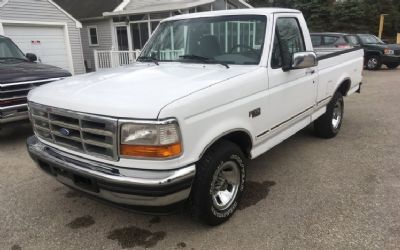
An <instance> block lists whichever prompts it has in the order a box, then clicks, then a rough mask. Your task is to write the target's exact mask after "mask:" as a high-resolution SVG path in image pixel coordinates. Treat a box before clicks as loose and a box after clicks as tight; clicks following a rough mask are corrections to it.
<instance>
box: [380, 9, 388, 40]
mask: <svg viewBox="0 0 400 250" xmlns="http://www.w3.org/2000/svg"><path fill="white" fill-rule="evenodd" d="M387 15H388V14H381V20H380V22H379V35H378V36H379V38H380V39H382V34H383V26H384V24H385V16H387Z"/></svg>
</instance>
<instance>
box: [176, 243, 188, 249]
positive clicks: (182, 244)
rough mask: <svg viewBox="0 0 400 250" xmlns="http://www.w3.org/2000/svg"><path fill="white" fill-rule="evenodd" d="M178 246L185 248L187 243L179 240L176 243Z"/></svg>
mask: <svg viewBox="0 0 400 250" xmlns="http://www.w3.org/2000/svg"><path fill="white" fill-rule="evenodd" d="M176 246H177V247H178V248H185V247H186V246H187V245H186V243H185V242H179V243H178V244H176Z"/></svg>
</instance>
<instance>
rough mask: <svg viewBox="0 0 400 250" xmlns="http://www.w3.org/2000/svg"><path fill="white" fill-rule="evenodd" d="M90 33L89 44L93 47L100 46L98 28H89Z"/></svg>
mask: <svg viewBox="0 0 400 250" xmlns="http://www.w3.org/2000/svg"><path fill="white" fill-rule="evenodd" d="M88 32H89V44H90V45H91V46H96V45H99V39H98V37H97V27H88Z"/></svg>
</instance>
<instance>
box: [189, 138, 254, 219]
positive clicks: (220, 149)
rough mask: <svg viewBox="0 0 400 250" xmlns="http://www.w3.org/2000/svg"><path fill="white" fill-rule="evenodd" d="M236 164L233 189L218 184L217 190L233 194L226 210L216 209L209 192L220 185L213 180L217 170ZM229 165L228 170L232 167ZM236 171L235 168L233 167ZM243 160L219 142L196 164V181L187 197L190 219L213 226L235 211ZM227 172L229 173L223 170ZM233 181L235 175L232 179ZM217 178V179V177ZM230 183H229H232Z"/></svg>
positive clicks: (236, 151)
mask: <svg viewBox="0 0 400 250" xmlns="http://www.w3.org/2000/svg"><path fill="white" fill-rule="evenodd" d="M231 164H233V165H234V164H236V166H237V171H235V173H239V175H240V177H239V179H237V178H236V180H237V182H236V183H237V185H235V186H236V188H234V186H233V185H232V186H230V184H229V183H228V182H226V184H225V182H224V183H223V184H221V185H220V186H221V187H219V188H221V189H222V186H225V185H226V191H229V188H231V190H236V192H235V195H232V199H231V202H230V203H227V204H226V206H227V207H226V208H223V209H222V208H218V206H217V205H218V203H217V205H216V203H215V202H217V200H216V199H214V197H215V195H213V194H215V193H214V192H213V190H215V188H216V183H217V182H218V183H220V182H219V180H220V178H216V175H217V173H221V172H220V171H221V168H222V167H224V166H227V165H231ZM233 165H232V166H233ZM235 168H236V167H235ZM245 170H246V159H245V157H244V154H243V152H242V151H241V150H240V148H239V147H238V146H237V145H236V144H234V143H232V142H230V141H221V142H218V143H217V144H216V145H214V146H212V147H211V148H210V149H209V150H208V151H207V152H206V153H205V154H204V156H203V157H202V158H201V160H200V161H199V162H198V164H196V171H197V172H196V177H195V180H194V183H193V186H192V193H191V204H190V205H191V212H192V215H193V216H194V217H195V218H196V219H199V220H200V221H202V222H203V223H205V224H208V225H211V226H216V225H219V224H221V223H224V222H225V221H227V220H228V219H229V218H230V217H231V216H232V215H233V214H234V212H235V211H236V208H237V207H238V204H239V202H240V199H241V197H242V194H243V190H244V183H245V178H246V171H245ZM227 171H229V169H227ZM235 176H236V177H237V175H235ZM218 177H219V176H218ZM232 183H233V182H232Z"/></svg>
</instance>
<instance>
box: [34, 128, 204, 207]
mask: <svg viewBox="0 0 400 250" xmlns="http://www.w3.org/2000/svg"><path fill="white" fill-rule="evenodd" d="M27 147H28V151H29V154H30V155H31V157H32V159H33V160H34V161H35V162H36V163H37V165H38V166H39V168H40V169H42V170H43V171H45V172H46V173H48V174H50V175H52V176H54V177H55V178H56V179H57V180H58V181H60V182H62V183H64V184H65V185H68V186H70V187H73V188H75V189H78V190H80V191H83V192H85V193H88V194H90V195H93V196H96V197H98V198H101V199H104V200H107V201H110V202H113V203H117V204H121V205H131V206H146V207H164V206H169V205H172V204H176V203H178V202H180V201H183V200H185V199H187V198H188V197H189V195H190V190H191V186H192V181H193V178H194V175H195V173H196V168H195V166H194V165H190V166H187V167H184V168H179V169H175V170H168V171H151V170H137V169H126V168H117V167H115V166H112V165H106V164H103V163H99V162H94V161H89V160H85V159H82V158H80V157H76V156H73V155H70V154H65V153H63V152H61V151H59V150H56V149H54V148H51V147H49V146H47V145H45V144H43V143H42V142H40V141H39V140H38V139H37V137H36V136H32V137H30V138H28V140H27Z"/></svg>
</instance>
